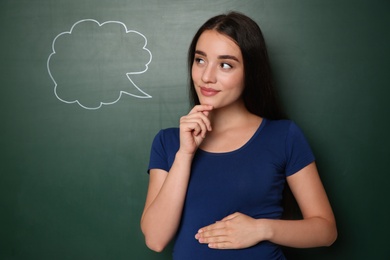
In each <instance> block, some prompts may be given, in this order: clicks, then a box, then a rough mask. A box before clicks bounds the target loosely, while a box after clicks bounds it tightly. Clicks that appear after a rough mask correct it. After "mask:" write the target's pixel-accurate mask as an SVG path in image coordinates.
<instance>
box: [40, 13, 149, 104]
mask: <svg viewBox="0 0 390 260" xmlns="http://www.w3.org/2000/svg"><path fill="white" fill-rule="evenodd" d="M147 43H148V41H147V38H146V37H145V36H144V35H143V34H142V33H140V32H138V31H134V30H128V29H127V27H126V25H125V24H124V23H122V22H119V21H107V22H103V23H99V22H98V21H96V20H94V19H84V20H80V21H78V22H76V23H75V24H74V25H73V26H72V27H71V29H70V30H69V31H65V32H62V33H60V34H58V35H57V36H56V37H55V38H54V40H53V43H52V53H51V54H50V55H49V57H48V59H47V70H48V73H49V76H50V78H51V79H52V81H53V82H54V94H55V96H56V97H57V98H58V99H59V100H60V101H62V102H64V103H67V104H73V103H77V104H78V105H79V106H81V107H82V108H85V109H99V108H100V107H102V105H111V104H114V103H116V102H118V101H119V99H120V98H121V97H122V95H123V94H126V95H130V96H133V97H135V98H151V97H152V96H150V95H149V94H147V93H146V92H144V91H143V90H141V89H140V88H139V87H138V86H137V85H136V84H135V83H134V81H133V79H132V78H131V76H132V75H137V74H143V73H145V72H146V71H147V70H148V65H149V64H150V62H151V61H152V53H151V52H150V50H148V49H147V48H146V45H147ZM125 75H126V77H125ZM129 81H130V83H131V84H132V86H133V87H129V85H130V84H128V83H129Z"/></svg>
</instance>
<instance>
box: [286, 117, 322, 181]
mask: <svg viewBox="0 0 390 260" xmlns="http://www.w3.org/2000/svg"><path fill="white" fill-rule="evenodd" d="M286 158H287V162H286V176H290V175H292V174H294V173H296V172H298V171H300V170H301V169H303V168H304V167H306V166H307V165H309V164H310V163H312V162H313V161H314V160H315V157H314V154H313V152H312V150H311V147H310V145H309V143H308V141H307V139H306V137H305V136H304V134H303V132H302V130H301V129H300V128H299V127H298V126H297V125H296V124H295V123H294V122H291V124H290V127H289V131H288V134H287V136H286Z"/></svg>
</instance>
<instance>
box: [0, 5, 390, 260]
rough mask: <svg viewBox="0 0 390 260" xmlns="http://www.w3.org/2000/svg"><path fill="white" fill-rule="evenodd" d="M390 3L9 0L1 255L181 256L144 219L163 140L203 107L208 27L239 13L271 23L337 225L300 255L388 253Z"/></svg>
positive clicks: (3, 21) (277, 62) (273, 44)
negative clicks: (200, 60)
mask: <svg viewBox="0 0 390 260" xmlns="http://www.w3.org/2000/svg"><path fill="white" fill-rule="evenodd" d="M389 3H390V2H388V1H386V0H382V1H380V0H377V1H370V0H359V1H352V0H346V1H336V0H331V1H313V0H300V1H288V0H276V1H265V0H253V1H239V0H218V1H208V0H199V1H189V0H185V1H178V0H167V1H161V0H142V1H141V0H132V1H125V0H117V1H103V0H98V1H92V0H77V1H76V0H66V1H65V0H39V1H26V0H2V1H1V2H0V25H1V26H0V71H1V77H0V88H1V93H0V122H1V125H0V203H1V204H0V259H170V258H171V254H170V250H169V249H167V250H166V251H165V252H163V253H161V254H157V253H154V252H152V251H150V250H149V249H148V248H147V247H146V246H145V244H144V241H143V236H142V233H141V231H140V228H139V220H140V216H141V213H142V209H143V204H144V200H145V195H146V188H147V183H148V175H147V174H146V168H147V164H148V157H149V149H150V145H151V142H152V139H153V137H154V135H155V134H156V133H157V131H158V130H159V129H161V128H165V127H171V126H177V125H178V119H179V117H180V116H181V115H182V114H184V113H186V112H187V111H188V109H189V104H188V100H187V89H186V86H187V79H188V76H187V72H186V52H187V47H188V45H189V42H190V40H191V38H192V36H193V34H194V33H195V30H196V29H197V28H198V27H199V26H200V25H201V24H202V23H203V22H204V21H205V20H206V19H207V18H209V17H211V16H213V15H215V14H219V13H222V12H226V11H228V10H236V11H241V12H244V13H246V14H247V15H249V16H251V17H252V18H253V19H254V20H256V21H257V22H258V23H259V24H260V26H261V28H262V29H263V32H264V35H265V38H266V41H267V44H268V48H269V53H270V59H271V63H272V67H273V69H274V74H275V80H276V83H277V86H278V88H279V91H280V93H281V97H282V100H283V103H284V105H285V107H286V110H287V111H288V114H289V116H290V117H291V118H292V119H293V120H295V121H296V122H297V123H298V125H299V126H300V127H301V128H302V129H303V131H304V132H305V134H306V135H307V137H308V139H309V141H310V143H311V145H312V147H313V150H314V151H315V154H316V157H317V162H318V166H319V169H320V174H321V177H322V180H323V182H324V185H325V187H326V189H327V192H328V195H329V197H330V200H331V203H332V205H333V207H334V210H335V214H336V218H337V221H338V227H339V239H338V240H337V242H336V243H335V244H334V245H333V246H332V247H330V248H319V249H308V250H291V252H290V253H291V254H292V255H294V256H296V257H297V258H299V259H385V257H386V256H388V255H389V254H390V250H389V247H388V246H387V244H386V242H387V234H388V233H389V232H390V230H389V228H388V217H387V215H386V214H385V213H386V212H389V204H388V202H387V198H388V197H389V195H388V194H387V186H388V183H389V181H390V177H389V170H388V165H387V160H388V158H389V155H390V154H389V151H388V147H389V145H390V141H389V138H388V133H389V132H390V124H389V112H390V107H389V104H388V100H387V99H388V97H389V95H390V88H389V80H388V70H389V63H388V61H389V60H390V52H389V47H388V46H389V45H390V35H389V32H388V30H389V28H390V17H389V16H388V12H389V11H390V4H389Z"/></svg>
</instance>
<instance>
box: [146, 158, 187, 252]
mask: <svg viewBox="0 0 390 260" xmlns="http://www.w3.org/2000/svg"><path fill="white" fill-rule="evenodd" d="M191 161H192V158H191V157H189V156H188V155H187V156H186V155H185V154H181V153H177V154H176V158H175V162H174V163H173V165H172V168H171V170H170V172H169V173H167V172H166V171H164V170H160V169H152V170H150V177H149V187H148V194H147V197H146V202H145V208H144V212H143V214H142V218H141V229H142V232H143V233H144V235H145V241H146V245H147V246H148V247H149V248H150V249H152V250H154V251H157V252H161V251H162V250H163V249H164V248H165V246H166V245H167V244H168V243H169V241H171V239H172V238H173V237H174V235H175V233H176V230H177V227H178V225H179V223H180V218H181V213H182V209H183V205H184V199H185V194H186V191H187V186H188V179H189V175H190V166H191Z"/></svg>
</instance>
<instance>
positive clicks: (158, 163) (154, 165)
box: [148, 128, 180, 173]
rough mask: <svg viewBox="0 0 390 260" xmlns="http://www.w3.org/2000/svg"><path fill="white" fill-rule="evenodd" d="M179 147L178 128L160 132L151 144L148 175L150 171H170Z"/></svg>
mask: <svg viewBox="0 0 390 260" xmlns="http://www.w3.org/2000/svg"><path fill="white" fill-rule="evenodd" d="M179 145H180V139H179V129H178V128H168V129H163V130H160V131H159V132H158V133H157V135H156V136H155V137H154V139H153V142H152V148H151V151H150V159H149V166H148V173H149V171H150V169H161V170H165V171H167V172H168V171H169V170H170V169H171V166H172V164H173V161H174V159H175V155H176V152H177V150H178V149H179Z"/></svg>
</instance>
